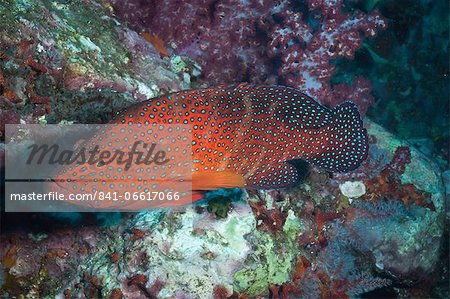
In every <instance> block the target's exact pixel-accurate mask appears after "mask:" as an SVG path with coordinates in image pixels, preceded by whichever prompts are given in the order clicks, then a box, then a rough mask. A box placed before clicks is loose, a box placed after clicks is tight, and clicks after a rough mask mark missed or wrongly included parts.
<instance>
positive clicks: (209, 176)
mask: <svg viewBox="0 0 450 299" xmlns="http://www.w3.org/2000/svg"><path fill="white" fill-rule="evenodd" d="M244 186H245V179H244V178H243V177H242V176H241V175H240V174H236V173H233V172H231V171H218V172H194V173H193V174H192V190H215V189H220V188H243V187H244Z"/></svg>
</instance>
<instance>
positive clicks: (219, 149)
mask: <svg viewBox="0 0 450 299" xmlns="http://www.w3.org/2000/svg"><path fill="white" fill-rule="evenodd" d="M111 123H112V124H114V125H121V124H123V125H142V126H144V127H146V126H147V127H148V126H150V125H152V124H161V125H190V126H191V128H192V130H191V131H190V133H191V135H192V148H191V152H192V165H191V173H190V175H192V190H194V193H193V194H194V195H193V201H197V200H200V199H201V198H202V197H203V195H202V193H201V191H205V190H214V189H218V188H232V187H240V188H256V189H270V188H282V187H287V186H291V185H294V184H296V183H297V181H298V178H299V175H298V173H297V170H296V168H295V167H294V166H293V165H292V164H291V163H288V162H289V161H290V160H295V159H302V160H304V161H307V162H309V163H311V164H314V165H316V166H318V167H320V168H323V169H326V170H328V171H331V172H347V171H351V170H353V169H355V168H357V167H358V166H359V165H360V164H361V162H362V161H363V160H364V159H365V158H366V156H367V152H368V140H367V133H366V130H365V129H364V128H363V123H362V120H361V117H360V114H359V111H358V108H357V107H356V105H355V104H354V103H352V102H348V101H347V102H344V103H342V104H339V105H337V106H336V107H334V108H333V109H329V108H327V107H324V106H322V105H320V104H319V103H317V102H316V101H314V100H313V99H312V98H310V97H309V96H307V95H306V94H304V93H302V92H301V91H299V90H297V89H294V88H290V87H285V86H277V85H261V86H252V85H249V84H241V85H238V86H235V87H218V88H207V89H199V90H186V91H181V92H176V93H172V94H169V95H164V96H160V97H158V98H154V99H150V100H148V101H146V102H142V103H139V104H137V105H134V106H132V107H129V108H127V109H124V110H123V111H121V112H119V113H117V115H116V116H115V117H114V119H113V120H112V122H111ZM119 127H120V126H117V127H113V128H112V129H111V130H118V128H119ZM115 128H116V129H115ZM114 133H115V134H114V135H115V136H116V138H117V136H119V137H118V139H116V140H119V139H120V138H124V137H123V136H127V135H120V134H119V132H114ZM127 134H128V135H129V133H127ZM111 135H112V134H111V132H110V133H109V135H108V136H111ZM120 136H122V137H120ZM107 139H108V138H103V141H99V140H96V143H97V144H101V143H102V142H107V141H108V140H107ZM126 139H127V138H126ZM110 141H111V140H110ZM173 166H174V168H176V165H173ZM92 167H94V168H92ZM85 168H86V167H85ZM174 168H173V169H174ZM109 170H110V171H109V172H110V174H111V177H113V175H114V174H117V167H115V166H114V165H113V166H109ZM84 171H86V173H88V172H91V173H92V172H93V173H94V176H99V170H98V169H95V165H94V166H91V168H90V169H89V168H88V169H84ZM70 173H76V175H75V176H73V177H71V175H70ZM80 173H82V171H80V169H75V171H74V169H71V171H63V172H60V175H59V178H61V177H62V178H64V179H65V180H67V179H72V181H73V180H76V179H77V176H78V175H79V174H80ZM136 175H137V176H138V181H137V183H136V182H134V186H133V187H134V188H135V187H136V184H138V185H139V184H143V181H145V179H148V178H147V177H146V172H145V171H141V172H140V173H139V174H136ZM178 175H180V174H178ZM101 178H102V177H101V176H100V179H101ZM72 184H73V183H72ZM89 184H90V185H89ZM89 184H86V185H85V186H84V188H83V189H85V190H93V189H100V188H101V185H99V186H93V184H94V183H92V182H90V183H89ZM98 184H100V183H98ZM129 184H130V183H127V182H123V183H122V184H120V186H121V187H120V188H123V189H128V188H130V186H129ZM94 185H95V184H94ZM60 186H61V185H60ZM63 187H64V188H71V184H70V183H68V185H67V186H63ZM115 188H118V184H115ZM142 190H150V191H151V190H152V188H151V187H150V186H149V185H147V186H142Z"/></svg>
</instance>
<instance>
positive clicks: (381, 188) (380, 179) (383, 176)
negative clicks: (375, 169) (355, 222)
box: [366, 146, 435, 211]
mask: <svg viewBox="0 0 450 299" xmlns="http://www.w3.org/2000/svg"><path fill="white" fill-rule="evenodd" d="M410 162H411V150H410V149H409V147H407V146H400V147H398V148H397V149H396V150H395V153H394V156H393V158H392V160H391V162H390V163H388V164H387V165H386V166H385V167H384V168H383V169H382V170H381V172H380V175H379V176H377V177H375V178H373V179H371V180H369V181H368V182H367V183H366V187H367V196H368V197H369V198H371V199H372V200H378V199H382V198H388V199H391V200H400V201H402V202H403V203H404V204H405V205H407V206H410V205H411V204H413V203H415V204H417V205H418V206H421V207H425V208H429V209H430V210H432V211H434V210H435V207H434V204H433V202H432V201H431V196H430V194H429V193H426V192H421V191H419V190H418V189H417V188H416V187H415V186H414V185H413V184H402V182H401V179H400V176H401V175H402V174H403V173H404V172H405V167H406V165H407V164H409V163H410Z"/></svg>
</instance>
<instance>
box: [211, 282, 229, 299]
mask: <svg viewBox="0 0 450 299" xmlns="http://www.w3.org/2000/svg"><path fill="white" fill-rule="evenodd" d="M213 296H214V299H226V298H228V297H230V296H229V295H228V290H227V289H226V288H225V287H223V286H220V285H218V286H215V287H214V289H213Z"/></svg>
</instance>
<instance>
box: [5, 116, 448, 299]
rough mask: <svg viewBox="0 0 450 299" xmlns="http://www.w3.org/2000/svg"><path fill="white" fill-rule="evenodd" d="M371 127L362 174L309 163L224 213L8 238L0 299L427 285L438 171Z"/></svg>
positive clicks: (329, 291) (437, 228) (436, 230)
mask: <svg viewBox="0 0 450 299" xmlns="http://www.w3.org/2000/svg"><path fill="white" fill-rule="evenodd" d="M368 128H369V134H370V135H371V136H376V138H373V137H372V138H371V142H372V146H371V150H370V152H369V158H368V161H367V162H366V163H365V165H364V166H363V167H362V168H360V169H359V170H358V171H356V172H354V173H350V174H345V175H344V174H341V175H334V176H333V177H330V176H329V175H327V174H326V173H325V172H323V171H319V170H317V169H315V168H312V169H311V170H310V175H309V176H308V177H307V179H306V180H305V181H304V182H303V183H302V184H301V185H300V186H297V187H294V188H288V189H284V190H271V191H257V192H248V193H247V192H244V193H243V194H242V193H235V192H233V191H232V192H229V193H228V196H236V195H239V196H240V199H239V200H233V201H230V202H228V204H227V207H228V208H227V209H226V210H225V212H220V217H218V216H217V214H215V212H217V210H216V209H213V210H211V207H209V208H208V206H207V205H194V206H192V205H191V206H186V207H181V208H177V209H158V210H151V211H145V212H141V213H139V214H124V215H123V216H122V218H121V219H119V221H117V222H116V223H115V224H113V225H104V226H98V225H90V226H73V227H72V228H67V229H65V230H60V231H58V232H51V233H50V232H45V233H43V232H41V233H38V232H35V233H33V234H28V235H27V234H24V233H22V232H20V233H9V234H3V235H2V236H1V243H2V244H5V245H3V246H2V247H1V251H0V260H1V261H2V265H3V266H4V267H5V273H6V276H5V286H4V287H3V289H2V294H3V295H6V294H9V295H17V294H21V293H27V292H28V293H34V294H39V295H40V296H41V297H45V296H49V297H52V296H55V295H61V296H63V295H65V296H66V297H70V298H79V297H83V296H87V297H96V296H101V297H103V298H105V297H106V298H121V296H124V297H125V298H133V297H149V298H154V297H156V298H169V297H173V296H175V297H177V298H213V297H214V298H228V297H232V296H241V297H242V296H244V297H245V296H248V297H251V298H253V297H256V296H269V294H272V296H273V298H287V297H295V298H319V297H320V298H335V297H336V296H339V298H348V297H354V296H357V295H361V294H363V293H366V292H368V291H371V290H374V289H377V288H383V287H384V288H386V287H387V286H389V285H390V284H391V283H393V282H395V283H396V285H397V286H399V285H402V284H403V285H405V286H408V287H413V286H415V285H417V283H418V282H420V281H425V280H428V281H430V280H433V276H432V275H430V273H433V271H434V269H435V267H436V264H437V263H438V258H439V254H438V252H439V248H440V241H441V237H442V232H443V225H442V224H443V221H444V220H445V213H444V187H443V185H442V183H441V181H440V177H439V169H438V168H437V166H436V165H435V164H433V163H432V162H430V161H429V160H428V159H427V158H426V157H425V156H423V154H421V153H420V152H419V151H417V150H415V149H414V148H407V147H406V146H407V145H406V144H405V143H404V142H402V141H400V140H397V139H395V138H394V137H393V136H392V135H391V134H389V133H387V132H385V131H384V130H383V129H382V128H381V127H379V126H377V125H375V124H373V123H370V122H369V123H368ZM405 149H408V150H407V151H406V150H405ZM399 152H400V153H402V155H400V154H399ZM404 153H407V154H406V155H403V154H404ZM409 155H410V156H409ZM380 157H382V158H380ZM409 157H410V159H409ZM380 161H381V162H380ZM374 164H377V165H378V166H377V167H375V168H373V165H374ZM386 169H389V170H390V171H392V173H395V175H394V174H393V175H394V176H395V178H396V180H397V179H398V181H397V184H398V185H397V188H400V190H401V189H402V188H404V187H405V186H413V187H412V188H414V190H415V191H414V192H415V193H417V194H422V195H423V196H424V198H426V200H429V201H430V203H432V204H433V208H431V206H430V205H429V204H426V205H423V204H422V201H421V202H414V201H412V202H409V201H408V202H404V201H402V196H403V193H399V192H398V189H397V188H394V189H391V188H383V187H382V184H383V183H384V181H383V180H382V178H383V177H384V176H385V175H384V172H385V171H386ZM416 169H419V170H420V174H421V175H420V176H418V175H417V172H416ZM353 179H358V180H359V181H360V182H361V183H362V184H364V185H365V186H366V187H367V190H366V192H365V193H364V194H361V192H360V194H359V196H357V197H354V198H353V199H352V200H349V198H347V197H346V196H345V195H344V194H342V192H341V190H342V189H341V188H339V186H340V185H342V184H345V182H348V181H351V180H353ZM374 180H375V181H377V184H380V186H379V189H378V191H377V192H382V193H377V194H379V195H380V196H378V197H374V196H373V194H372V193H371V191H370V190H371V189H370V187H369V186H370V184H371V182H372V181H374ZM385 184H389V183H385ZM226 194H227V193H220V192H218V194H216V195H214V196H213V198H214V197H216V198H221V199H222V200H223V198H224V196H225V195H226ZM233 194H234V195H233ZM419 257H420V258H419ZM31 261H37V262H34V263H33V262H31ZM55 277H58V279H57V280H55ZM431 282H432V281H430V283H431ZM397 289H399V288H397ZM400 289H401V288H400ZM421 291H422V292H424V294H425V295H426V294H428V295H430V293H429V290H428V291H426V290H424V289H421ZM427 292H428V293H427Z"/></svg>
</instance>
